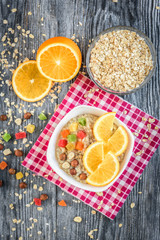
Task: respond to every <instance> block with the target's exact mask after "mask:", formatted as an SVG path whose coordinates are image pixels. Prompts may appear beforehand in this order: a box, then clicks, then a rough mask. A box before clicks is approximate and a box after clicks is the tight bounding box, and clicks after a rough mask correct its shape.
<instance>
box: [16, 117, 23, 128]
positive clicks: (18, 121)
mask: <svg viewBox="0 0 160 240" xmlns="http://www.w3.org/2000/svg"><path fill="white" fill-rule="evenodd" d="M15 123H16V124H17V125H18V126H19V125H21V123H22V120H21V119H20V118H17V119H16V120H15Z"/></svg>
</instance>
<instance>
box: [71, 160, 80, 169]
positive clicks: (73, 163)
mask: <svg viewBox="0 0 160 240" xmlns="http://www.w3.org/2000/svg"><path fill="white" fill-rule="evenodd" d="M78 164H79V162H78V161H77V160H76V159H74V160H73V161H71V166H72V167H73V168H75V167H77V166H78Z"/></svg>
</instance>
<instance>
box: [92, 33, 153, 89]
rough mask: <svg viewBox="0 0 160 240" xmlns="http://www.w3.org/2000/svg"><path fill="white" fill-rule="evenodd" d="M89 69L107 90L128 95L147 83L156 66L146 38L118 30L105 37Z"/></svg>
mask: <svg viewBox="0 0 160 240" xmlns="http://www.w3.org/2000/svg"><path fill="white" fill-rule="evenodd" d="M89 67H90V68H91V71H92V73H93V76H94V78H95V80H97V81H99V82H100V83H101V84H102V85H103V86H105V87H108V88H110V89H113V90H116V91H119V92H126V91H130V90H132V89H134V88H137V87H138V86H139V85H140V84H141V83H142V82H143V81H144V79H145V77H146V76H147V75H148V74H149V72H150V70H152V69H153V62H152V55H151V52H150V49H149V47H148V45H147V44H146V42H145V41H144V39H143V38H141V37H140V36H139V35H138V34H137V33H135V32H133V31H129V30H118V31H112V32H109V33H106V34H104V35H101V37H100V39H99V40H98V41H97V42H96V44H95V46H94V48H93V49H92V51H91V56H90V63H89Z"/></svg>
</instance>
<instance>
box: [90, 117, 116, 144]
mask: <svg viewBox="0 0 160 240" xmlns="http://www.w3.org/2000/svg"><path fill="white" fill-rule="evenodd" d="M115 115H116V113H115V112H108V113H106V114H104V115H102V116H101V117H99V118H98V119H97V121H96V122H95V124H94V127H93V133H94V136H95V139H96V140H97V141H103V142H107V140H108V139H109V137H110V136H111V134H112V129H113V122H114V119H115Z"/></svg>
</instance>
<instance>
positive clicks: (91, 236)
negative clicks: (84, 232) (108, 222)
mask: <svg viewBox="0 0 160 240" xmlns="http://www.w3.org/2000/svg"><path fill="white" fill-rule="evenodd" d="M97 231H98V229H93V230H91V231H90V232H89V233H88V236H89V237H90V238H92V239H93V233H94V232H97Z"/></svg>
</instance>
